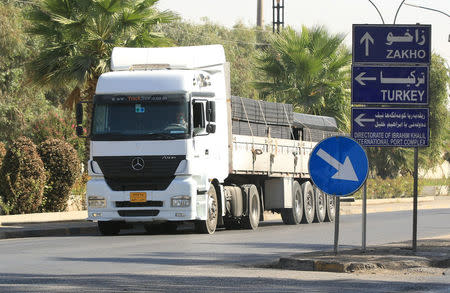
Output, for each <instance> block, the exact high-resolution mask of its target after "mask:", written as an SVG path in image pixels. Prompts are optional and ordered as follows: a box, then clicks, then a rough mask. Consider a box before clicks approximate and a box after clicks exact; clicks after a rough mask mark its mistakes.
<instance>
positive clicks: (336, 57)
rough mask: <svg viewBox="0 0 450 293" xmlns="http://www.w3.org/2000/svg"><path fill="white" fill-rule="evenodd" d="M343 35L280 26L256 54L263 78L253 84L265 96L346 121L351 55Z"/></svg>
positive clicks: (348, 103) (303, 109)
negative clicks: (300, 30) (264, 46)
mask: <svg viewBox="0 0 450 293" xmlns="http://www.w3.org/2000/svg"><path fill="white" fill-rule="evenodd" d="M343 40H344V36H343V35H340V34H338V35H330V34H329V33H328V32H327V31H326V30H325V29H324V28H322V27H315V28H312V29H308V28H306V27H303V28H302V32H301V33H298V32H296V31H295V30H294V29H292V28H286V29H284V30H283V31H282V32H281V33H280V34H274V35H273V36H272V37H270V39H269V46H268V47H267V48H266V49H265V50H263V51H262V53H261V54H260V55H259V56H258V57H257V68H258V69H260V70H261V71H262V72H263V76H264V77H265V81H259V82H255V83H254V85H255V87H256V88H257V89H258V90H260V92H261V94H262V95H263V96H265V97H269V98H270V97H271V99H273V100H275V101H282V102H287V103H291V104H293V106H294V109H295V110H297V111H301V112H304V113H310V114H319V115H331V116H336V118H338V121H339V120H340V122H341V125H342V124H348V118H347V117H346V115H345V113H344V112H345V109H347V110H348V108H349V106H350V95H349V91H348V88H349V86H348V84H349V76H348V73H349V64H350V62H351V55H350V52H349V50H348V49H346V48H345V47H344V46H343V45H342V42H343Z"/></svg>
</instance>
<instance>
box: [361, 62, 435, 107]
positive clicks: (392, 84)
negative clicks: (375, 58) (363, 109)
mask: <svg viewBox="0 0 450 293" xmlns="http://www.w3.org/2000/svg"><path fill="white" fill-rule="evenodd" d="M428 80H429V73H428V67H427V66H401V67H400V66H389V67H387V66H357V65H354V66H353V68H352V103H354V104H403V105H427V104H428Z"/></svg>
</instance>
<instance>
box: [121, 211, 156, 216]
mask: <svg viewBox="0 0 450 293" xmlns="http://www.w3.org/2000/svg"><path fill="white" fill-rule="evenodd" d="M118 213H119V215H120V216H121V217H154V216H157V215H158V214H159V210H119V211H118Z"/></svg>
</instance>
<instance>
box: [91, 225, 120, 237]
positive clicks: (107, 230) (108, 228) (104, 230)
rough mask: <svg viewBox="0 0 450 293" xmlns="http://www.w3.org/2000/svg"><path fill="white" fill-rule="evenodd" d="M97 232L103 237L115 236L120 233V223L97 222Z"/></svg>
mask: <svg viewBox="0 0 450 293" xmlns="http://www.w3.org/2000/svg"><path fill="white" fill-rule="evenodd" d="M97 226H98V231H99V232H100V234H102V235H103V236H112V235H117V234H119V232H120V223H119V222H112V221H98V223H97Z"/></svg>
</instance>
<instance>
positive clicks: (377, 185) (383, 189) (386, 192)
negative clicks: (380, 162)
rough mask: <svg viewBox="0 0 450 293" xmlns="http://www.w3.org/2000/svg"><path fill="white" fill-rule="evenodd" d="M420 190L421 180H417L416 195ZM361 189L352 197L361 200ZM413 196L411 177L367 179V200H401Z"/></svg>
mask: <svg viewBox="0 0 450 293" xmlns="http://www.w3.org/2000/svg"><path fill="white" fill-rule="evenodd" d="M421 190H422V184H421V180H420V179H419V186H418V193H419V195H420V192H421ZM362 195H363V188H361V189H360V190H359V191H358V192H356V193H355V194H354V195H353V196H354V197H355V198H356V199H361V198H362ZM412 196H413V178H412V176H398V177H396V178H386V179H382V178H381V177H375V178H368V179H367V198H368V199H376V198H401V197H412Z"/></svg>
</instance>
